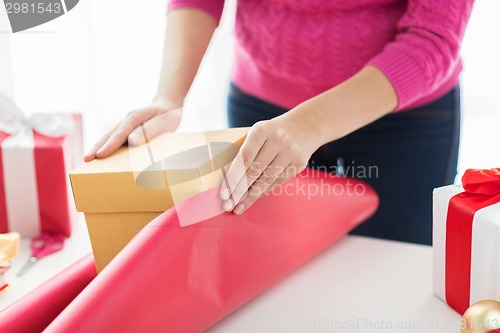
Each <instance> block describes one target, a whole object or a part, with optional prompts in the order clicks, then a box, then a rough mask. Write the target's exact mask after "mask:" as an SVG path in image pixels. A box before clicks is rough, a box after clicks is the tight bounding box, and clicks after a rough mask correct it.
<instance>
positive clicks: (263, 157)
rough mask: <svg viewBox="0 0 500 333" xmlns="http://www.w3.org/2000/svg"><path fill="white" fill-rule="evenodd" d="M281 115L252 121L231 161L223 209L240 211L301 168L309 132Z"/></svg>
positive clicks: (223, 191)
mask: <svg viewBox="0 0 500 333" xmlns="http://www.w3.org/2000/svg"><path fill="white" fill-rule="evenodd" d="M301 131H302V128H301V126H300V124H297V123H291V122H290V121H289V120H287V119H286V118H283V117H277V118H274V119H272V120H266V121H262V122H259V123H257V124H255V125H254V126H253V127H252V129H251V130H250V132H249V133H248V136H247V138H246V140H245V143H244V144H243V146H242V147H241V149H240V153H239V154H238V155H237V158H236V159H235V161H233V163H232V164H231V167H230V168H229V170H228V172H227V174H226V177H225V182H224V183H223V184H222V185H221V191H220V197H221V199H222V200H223V204H222V205H223V208H224V209H225V210H226V211H231V210H232V211H234V212H235V213H237V214H241V213H243V212H244V211H245V210H246V209H248V208H249V207H250V206H252V205H253V203H254V202H255V201H256V200H257V199H259V198H260V197H261V196H262V195H264V194H265V193H267V192H269V191H270V190H271V189H272V188H273V186H276V185H277V184H281V183H283V182H284V181H286V180H287V179H289V178H291V177H293V176H295V175H296V174H297V173H298V172H300V171H302V170H303V169H304V168H305V165H306V164H307V160H308V159H309V157H310V156H311V154H312V148H313V145H312V144H311V142H310V141H312V139H311V138H312V136H313V135H315V134H314V133H311V134H310V135H311V137H309V135H304V133H301Z"/></svg>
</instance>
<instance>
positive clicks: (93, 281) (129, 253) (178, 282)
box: [0, 169, 378, 333]
mask: <svg viewBox="0 0 500 333" xmlns="http://www.w3.org/2000/svg"><path fill="white" fill-rule="evenodd" d="M352 188H356V189H358V191H356V192H355V193H354V192H352V191H350V190H349V189H352ZM217 193H218V189H217V188H213V189H209V190H207V191H204V192H202V193H199V194H197V195H195V196H193V197H191V198H188V199H186V200H185V201H183V202H182V203H181V205H185V206H186V207H187V208H189V209H186V212H191V214H196V213H197V211H198V210H200V209H204V208H206V207H203V206H200V204H204V205H205V206H206V205H211V204H216V202H215V201H213V200H211V198H213V196H214V195H215V196H216V195H217ZM200 197H201V199H205V200H201V199H200ZM377 203H378V198H377V195H376V193H375V192H374V191H373V189H371V188H370V187H369V186H367V185H366V184H364V183H362V182H361V181H357V180H353V179H349V178H343V177H333V176H332V175H329V174H326V173H324V172H321V171H314V172H311V170H308V169H306V170H305V171H303V172H302V173H301V174H299V175H297V176H296V177H294V178H292V179H291V180H289V181H288V182H286V183H285V184H283V185H282V187H281V191H276V192H273V193H272V194H271V195H266V196H264V197H262V198H260V199H259V200H258V201H257V202H256V203H255V204H254V205H253V206H252V207H250V208H249V209H248V210H247V211H246V212H245V213H244V214H243V215H235V214H232V213H227V212H224V213H220V214H218V215H215V216H213V217H210V218H208V219H207V220H204V221H202V222H200V223H196V224H191V225H188V226H181V221H180V218H179V215H178V214H177V212H176V209H174V208H171V209H169V210H167V211H166V212H164V213H162V214H161V215H160V216H158V217H156V218H155V219H154V220H153V221H151V222H150V223H149V224H148V226H146V227H145V228H143V229H142V230H140V231H139V233H138V234H137V235H136V236H135V237H134V238H133V239H132V240H131V241H130V242H129V243H128V244H127V245H126V246H125V248H124V249H123V250H122V251H120V253H118V255H117V256H116V257H115V258H114V259H113V260H112V261H111V262H110V263H109V264H108V265H107V266H106V268H105V269H104V270H103V271H102V272H101V273H100V274H99V275H97V276H95V269H94V270H92V267H91V266H90V265H91V263H90V262H89V261H88V259H89V258H85V259H84V260H81V261H80V262H79V263H77V264H75V265H74V266H73V267H72V268H69V269H68V270H67V271H65V272H63V273H61V274H59V275H58V276H56V277H54V278H53V279H52V282H51V281H49V282H47V283H46V284H44V285H42V286H41V287H39V288H37V289H35V290H34V291H33V292H31V293H29V294H28V295H26V296H25V297H23V299H21V300H19V301H17V302H16V303H14V304H12V305H11V306H10V307H8V308H6V309H5V310H4V311H0V331H1V332H3V331H9V330H10V331H19V332H40V331H42V330H43V332H45V333H50V332H72V333H79V332H82V333H87V332H122V333H127V332H131V333H135V332H203V331H205V330H206V329H207V328H209V327H210V326H212V325H213V324H214V323H216V322H218V321H219V320H221V319H222V318H224V317H225V316H227V315H229V314H230V313H231V312H233V311H234V310H236V309H237V308H239V307H240V306H242V305H243V304H245V303H246V302H248V301H249V300H251V299H252V298H254V297H256V296H257V295H259V294H260V293H262V292H263V291H265V290H266V289H268V288H269V287H271V286H272V285H273V284H275V283H278V282H279V281H280V280H281V279H283V278H285V277H286V276H287V275H288V274H290V273H291V272H293V271H294V270H295V269H297V268H298V267H300V266H302V265H303V264H305V263H306V262H308V261H309V260H310V259H311V258H313V257H314V256H315V255H317V254H318V253H320V252H321V251H322V250H324V249H325V248H327V247H328V246H330V245H331V244H332V243H333V242H335V241H336V240H337V239H339V238H341V237H342V236H343V235H345V234H346V233H347V232H348V231H349V230H351V229H352V228H354V227H355V226H357V225H358V224H359V223H361V222H362V221H364V220H365V219H367V218H368V217H369V216H370V215H372V214H373V212H374V211H375V210H376V207H377ZM217 204H218V203H217ZM92 264H93V263H92ZM339 269H341V267H339ZM79 276H83V279H81V278H80V279H78V281H76V283H73V282H72V280H73V279H74V278H75V277H79ZM332 278H333V280H332V283H334V278H335V276H333V275H332ZM86 284H88V285H87V286H86V287H85V285H86ZM54 286H58V288H56V289H54V290H50V288H53V287H54ZM82 289H83V290H82ZM80 290H81V292H80ZM76 294H78V295H77V296H76V297H74V295H76ZM55 295H57V296H58V297H50V296H55ZM71 297H73V298H74V299H71ZM68 303H69V304H68ZM37 304H43V307H42V306H36V305H37ZM66 304H68V305H67V306H66ZM58 312H60V313H58ZM23 315H26V316H30V318H34V320H23V321H20V320H16V318H18V317H20V316H23ZM48 323H50V324H49V326H48V327H46V325H47V324H48Z"/></svg>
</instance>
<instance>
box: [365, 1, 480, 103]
mask: <svg viewBox="0 0 500 333" xmlns="http://www.w3.org/2000/svg"><path fill="white" fill-rule="evenodd" d="M472 3H473V0H409V1H408V7H407V10H406V13H405V14H404V15H403V16H402V18H401V19H400V20H399V22H398V24H397V33H396V36H395V39H394V41H393V42H391V43H389V44H387V45H386V47H385V48H384V50H383V51H382V52H381V53H380V54H378V55H377V56H375V57H374V58H373V59H371V60H370V61H369V62H368V64H367V65H373V66H375V67H377V68H378V69H380V70H381V71H382V72H383V73H384V74H385V75H386V76H387V77H388V79H389V80H390V81H391V83H392V84H393V86H394V88H395V90H396V93H397V95H398V106H397V110H400V109H402V108H405V107H406V106H408V105H409V104H411V103H412V102H414V101H415V100H417V99H419V98H421V97H423V96H425V95H428V94H430V93H432V92H433V91H434V90H435V89H437V88H438V87H439V86H440V85H441V84H442V83H443V82H444V81H445V80H446V79H447V78H449V76H450V75H451V74H452V71H453V70H454V69H455V68H456V66H457V65H458V63H459V62H460V58H459V49H460V43H461V40H462V36H463V34H464V30H465V26H466V23H467V21H468V19H469V15H470V12H471V10H472Z"/></svg>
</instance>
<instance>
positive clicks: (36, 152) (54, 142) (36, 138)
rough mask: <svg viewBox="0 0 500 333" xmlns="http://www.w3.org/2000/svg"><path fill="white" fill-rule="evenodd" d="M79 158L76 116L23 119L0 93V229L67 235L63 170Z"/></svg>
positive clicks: (69, 217)
mask: <svg viewBox="0 0 500 333" xmlns="http://www.w3.org/2000/svg"><path fill="white" fill-rule="evenodd" d="M81 156H82V137H81V117H80V116H79V115H76V114H75V115H74V114H35V115H32V116H30V117H25V116H24V115H23V113H22V112H21V111H20V110H19V108H18V107H17V106H16V105H15V104H14V103H13V102H11V101H10V100H8V99H7V98H6V97H5V96H3V95H1V94H0V233H6V232H11V231H16V232H19V233H20V234H21V235H22V236H27V237H31V236H36V235H39V234H40V233H41V232H48V233H57V234H62V235H65V236H69V235H70V234H71V224H72V221H73V220H74V218H75V216H76V210H75V209H74V204H73V200H72V199H71V198H70V193H71V191H70V184H69V177H68V172H69V171H70V170H71V169H72V168H74V167H75V166H76V165H77V163H80V161H81V158H82V157H81Z"/></svg>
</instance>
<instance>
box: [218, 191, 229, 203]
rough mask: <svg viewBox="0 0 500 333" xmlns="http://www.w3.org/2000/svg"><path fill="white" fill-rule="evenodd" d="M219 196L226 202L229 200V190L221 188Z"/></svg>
mask: <svg viewBox="0 0 500 333" xmlns="http://www.w3.org/2000/svg"><path fill="white" fill-rule="evenodd" d="M219 196H220V198H221V199H222V200H227V199H229V190H228V189H227V188H223V189H222V190H221V191H220V193H219Z"/></svg>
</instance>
